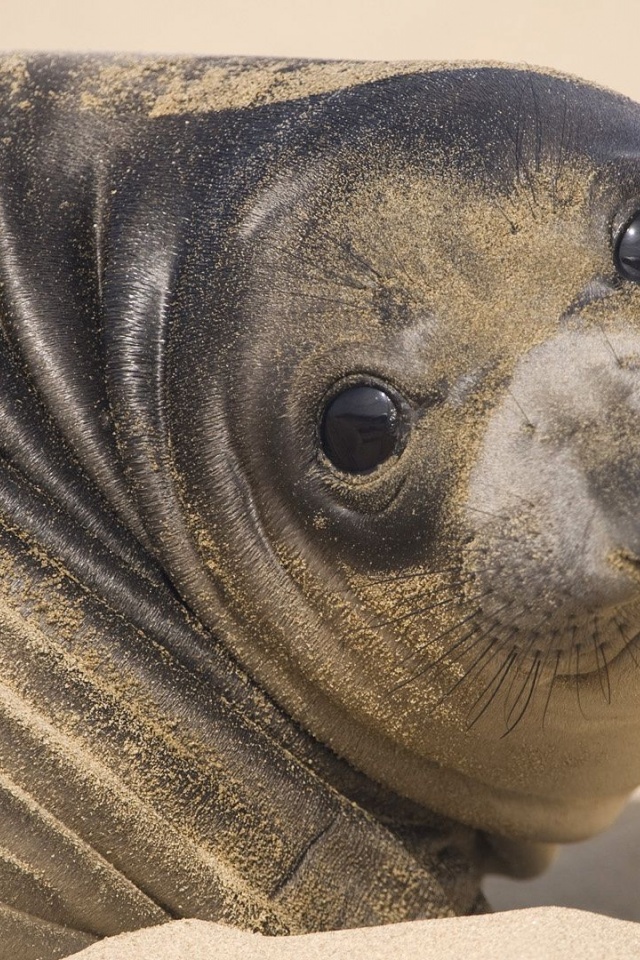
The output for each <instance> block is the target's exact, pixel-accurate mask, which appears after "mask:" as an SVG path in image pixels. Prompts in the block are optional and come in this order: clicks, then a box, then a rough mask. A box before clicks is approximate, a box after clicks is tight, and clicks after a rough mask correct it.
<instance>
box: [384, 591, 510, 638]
mask: <svg viewBox="0 0 640 960" xmlns="http://www.w3.org/2000/svg"><path fill="white" fill-rule="evenodd" d="M461 582H465V581H461ZM491 592H492V591H491V590H490V589H489V590H485V591H484V592H483V593H477V594H475V596H472V597H460V596H459V595H458V594H456V595H455V596H453V597H448V598H446V599H444V600H436V601H435V602H434V603H430V604H429V605H428V606H425V607H414V608H413V609H412V610H409V612H408V613H403V614H402V615H401V616H399V617H392V619H391V620H378V621H376V626H377V627H388V626H391V625H392V624H394V623H401V622H402V621H403V620H409V619H410V618H411V617H419V616H420V614H422V613H426V612H427V611H428V610H434V609H435V608H436V607H445V606H447V604H449V603H456V602H458V603H471V602H472V601H474V600H482V599H483V598H484V597H486V596H488V595H489V594H490V593H491Z"/></svg>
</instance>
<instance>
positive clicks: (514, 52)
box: [0, 0, 640, 920]
mask: <svg viewBox="0 0 640 960" xmlns="http://www.w3.org/2000/svg"><path fill="white" fill-rule="evenodd" d="M639 14H640V0H626V2H624V3H618V4H614V3H611V0H609V2H604V0H565V2H562V0H555V2H554V0H527V2H526V3H525V2H523V0H485V2H482V0H476V2H474V0H439V2H434V0H426V2H417V0H388V2H384V0H325V2H324V3H321V2H318V0H314V2H307V3H305V2H304V0H297V2H296V0H262V2H261V0H235V2H232V0H172V2H168V0H155V2H153V0H146V2H145V0H104V2H96V0H0V48H1V49H4V50H58V51H72V50H82V51H97V50H100V51H105V50H107V51H108V50H112V51H115V50H122V51H140V52H143V51H150V52H174V53H200V54H210V55H216V54H266V55H278V56H287V57H291V56H294V57H295V56H305V57H327V58H353V59H383V60H394V59H424V60H429V59H433V60H467V59H483V60H505V61H511V62H527V63H530V64H536V65H540V66H550V67H555V68H557V69H560V70H565V71H567V72H570V73H575V74H578V75H580V76H582V77H585V78H587V79H589V80H594V81H597V82H599V83H602V84H605V85H607V86H610V87H612V88H614V89H616V90H618V91H620V92H621V93H625V94H627V95H628V96H631V97H634V98H635V99H638V100H640V69H639V61H640V54H639V43H638V33H639V30H638V15H639ZM486 889H487V893H488V895H489V897H490V899H491V900H492V902H493V904H494V906H495V907H498V908H507V907H509V906H512V905H515V906H527V905H533V904H541V903H560V904H566V905H572V906H581V907H584V908H586V909H591V910H595V911H598V912H602V913H609V914H612V915H614V916H620V917H624V918H627V919H634V920H640V802H636V803H634V804H633V805H632V806H631V807H629V808H627V811H626V812H625V813H624V814H623V817H622V818H621V820H620V821H619V822H618V824H617V825H616V827H614V829H613V830H612V831H610V832H609V833H608V834H605V835H604V836H603V837H599V838H596V839H595V840H593V841H590V842H589V843H586V844H581V845H578V846H576V847H573V848H571V849H567V850H565V851H563V853H562V854H561V856H560V858H559V860H558V862H557V864H556V866H555V867H554V868H553V869H552V870H551V871H550V872H549V873H548V874H546V875H545V877H544V878H542V879H540V880H538V881H534V882H533V883H529V884H515V883H513V882H509V881H504V880H493V879H492V880H489V881H488V883H487V885H486Z"/></svg>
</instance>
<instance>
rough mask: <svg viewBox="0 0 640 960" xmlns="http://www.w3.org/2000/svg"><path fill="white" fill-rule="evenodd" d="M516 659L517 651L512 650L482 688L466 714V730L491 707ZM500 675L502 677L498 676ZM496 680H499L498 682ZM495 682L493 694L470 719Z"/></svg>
mask: <svg viewBox="0 0 640 960" xmlns="http://www.w3.org/2000/svg"><path fill="white" fill-rule="evenodd" d="M516 657H517V651H516V650H515V648H512V649H511V653H510V654H509V656H508V657H507V659H506V660H505V661H504V663H503V664H502V665H501V666H500V667H499V668H498V670H497V671H496V673H494V675H493V677H492V678H491V680H490V681H489V683H488V684H487V685H486V686H485V687H484V688H483V690H482V691H481V693H480V695H479V696H478V697H477V698H476V699H475V700H474V702H473V703H472V704H471V707H470V708H469V712H468V713H467V721H468V723H467V729H468V730H470V729H471V728H472V727H473V726H475V724H476V723H477V722H478V721H479V720H480V718H481V717H482V716H483V714H484V713H485V712H486V711H487V710H488V709H489V707H490V706H491V704H492V703H493V701H494V700H495V698H496V697H497V696H498V693H499V692H500V688H501V687H502V684H503V683H504V681H505V680H506V678H507V677H508V675H509V672H510V670H511V667H512V666H513V663H514V662H515V659H516ZM500 674H502V676H500ZM498 678H500V679H499V680H498ZM496 681H498V683H497V686H496V688H495V690H493V692H492V693H491V696H490V697H489V699H488V700H487V702H486V703H485V704H484V706H483V707H482V709H481V710H480V712H479V713H477V714H476V716H474V717H473V719H470V718H471V716H472V714H473V710H474V709H475V708H476V707H478V706H479V704H480V702H481V701H482V698H483V697H484V696H485V695H486V694H487V692H488V691H489V690H490V689H491V687H492V686H493V684H494V683H495V682H496Z"/></svg>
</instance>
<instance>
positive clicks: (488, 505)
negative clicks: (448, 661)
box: [466, 329, 640, 672]
mask: <svg viewBox="0 0 640 960" xmlns="http://www.w3.org/2000/svg"><path fill="white" fill-rule="evenodd" d="M638 356H640V337H638V336H637V335H636V334H634V333H631V332H606V331H605V330H604V329H594V330H590V331H589V332H582V331H572V332H567V333H563V334H561V335H559V336H558V337H556V338H554V339H552V340H549V341H547V342H545V343H543V344H541V345H539V346H536V347H535V348H533V349H532V350H531V351H529V353H528V354H526V355H525V356H524V357H523V358H522V359H521V360H520V361H519V363H518V364H517V366H516V368H515V370H514V373H513V376H512V379H511V383H510V384H509V388H508V391H507V392H506V393H505V395H504V397H503V398H502V400H501V401H500V402H499V403H498V405H497V406H496V407H495V409H494V412H493V414H492V415H491V418H490V421H489V424H488V427H487V430H486V433H485V436H484V440H483V445H482V449H481V451H480V455H479V458H478V461H477V463H476V466H475V467H474V469H473V471H472V474H471V481H470V485H469V495H468V500H467V504H466V523H467V525H468V526H469V527H470V528H471V530H472V532H473V535H474V539H473V543H472V545H471V547H470V548H469V551H468V562H469V565H470V567H471V568H472V569H473V570H474V573H475V575H476V578H477V579H478V580H479V582H480V584H481V585H483V586H484V587H485V588H486V589H487V590H489V591H490V594H489V596H488V597H487V599H486V601H485V613H486V616H492V615H495V616H496V617H497V618H498V621H499V626H500V629H501V630H502V632H503V633H505V632H506V631H507V629H508V630H509V631H510V635H512V634H513V636H514V639H513V641H512V642H513V644H514V645H515V646H517V647H518V648H522V649H525V648H530V649H532V650H533V649H534V648H535V649H539V648H542V650H543V651H545V650H549V649H551V647H552V646H553V648H554V649H556V650H558V651H562V652H564V653H566V654H567V655H569V654H570V653H571V651H572V650H575V648H576V647H578V646H582V647H583V648H585V649H590V650H593V651H596V652H597V647H598V646H600V647H602V646H603V645H606V646H607V648H608V649H609V652H610V655H612V656H615V655H617V653H619V652H620V651H621V650H622V649H623V648H624V647H625V646H627V643H628V639H629V637H631V636H634V635H635V634H636V633H637V632H638V630H640V371H639V370H638V367H637V364H636V363H635V362H633V363H632V362H629V361H630V358H634V357H636V358H637V357H638ZM525 416H526V420H527V422H526V423H525ZM498 611H502V612H501V613H500V614H499V613H498ZM596 652H594V654H593V656H592V657H591V660H590V659H589V657H583V664H582V667H581V668H580V672H583V671H585V672H586V671H587V670H589V669H595V668H596V667H597V660H598V658H597V655H596ZM573 669H575V665H574V667H573Z"/></svg>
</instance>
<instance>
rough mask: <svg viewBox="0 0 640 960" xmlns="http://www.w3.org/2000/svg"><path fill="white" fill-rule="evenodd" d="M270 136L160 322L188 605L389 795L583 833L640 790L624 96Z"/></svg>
mask: <svg viewBox="0 0 640 960" xmlns="http://www.w3.org/2000/svg"><path fill="white" fill-rule="evenodd" d="M282 140H283V143H282V148H281V153H280V159H279V161H278V163H277V164H276V165H275V168H273V167H272V169H271V171H270V173H269V175H268V176H264V177H261V178H258V179H259V182H258V183H257V184H256V185H255V186H254V187H252V189H251V190H247V191H246V193H245V195H243V196H242V198H241V202H240V201H239V202H238V206H237V208H236V209H237V221H236V222H234V223H233V224H232V225H231V226H229V227H228V228H227V230H226V232H224V236H225V240H224V242H221V241H220V236H219V228H218V227H217V225H216V228H215V229H216V231H217V236H216V239H215V242H214V241H213V240H207V239H204V238H203V237H202V236H200V239H199V241H198V244H199V246H198V253H197V257H198V263H199V264H200V263H201V262H202V250H203V249H209V248H208V247H207V244H208V243H211V244H212V246H213V247H214V249H213V250H212V252H211V271H210V273H209V275H208V279H207V281H206V282H203V281H202V280H199V282H198V285H197V290H198V292H197V294H194V292H193V291H194V288H195V284H194V282H193V277H194V276H195V275H196V272H197V271H196V270H195V265H194V266H193V267H191V268H189V266H188V265H185V266H183V268H182V271H181V278H185V279H184V288H181V293H180V298H181V299H180V300H178V301H177V303H178V306H177V307H176V309H175V312H174V313H173V315H172V316H171V318H170V319H169V320H168V324H169V326H168V330H169V341H170V343H171V338H172V337H175V338H176V339H178V338H179V342H180V344H181V349H180V353H179V354H178V352H177V351H174V355H175V357H174V359H172V356H171V347H169V358H170V359H169V362H168V366H167V381H166V389H167V391H168V393H169V395H170V396H172V397H173V398H175V399H174V402H173V404H172V406H171V415H170V416H169V418H168V422H167V433H168V436H169V438H170V444H171V451H172V469H173V470H174V472H175V476H176V486H175V489H176V491H177V493H178V496H179V498H180V501H181V512H182V515H183V516H184V517H186V518H187V521H186V522H187V523H188V525H189V530H190V533H191V536H192V538H193V541H194V543H195V544H197V549H198V551H199V554H200V557H201V558H202V559H204V568H205V570H206V571H207V572H206V573H205V576H206V577H209V578H210V579H209V581H208V585H207V586H206V587H205V586H204V583H205V581H204V580H203V579H199V581H198V584H197V585H195V584H194V583H193V582H192V580H193V579H194V577H193V573H192V568H191V567H190V568H189V569H187V568H186V566H184V565H183V566H182V568H181V569H180V570H178V567H177V566H176V567H174V570H175V572H176V574H177V578H178V581H179V582H180V585H181V588H182V589H184V590H185V593H186V595H187V596H189V599H190V600H191V602H192V603H193V605H194V607H195V608H196V609H197V610H198V612H199V613H200V614H201V616H202V617H203V618H204V619H205V620H206V621H207V622H209V623H211V624H214V623H215V624H216V625H219V624H220V621H221V603H220V600H219V599H218V598H219V595H220V591H222V592H223V594H224V598H225V599H224V619H225V622H226V623H227V624H228V625H229V626H228V632H227V633H225V638H226V640H227V642H228V643H229V645H230V646H231V647H232V649H233V650H234V651H235V653H236V654H237V655H238V656H239V657H240V658H241V660H242V662H243V663H244V664H245V665H246V666H247V668H248V670H249V671H250V672H251V674H252V675H254V676H256V677H257V678H258V679H259V681H260V682H261V683H263V684H264V685H265V687H266V688H267V689H268V690H269V691H270V692H271V693H272V695H273V696H274V697H275V698H276V700H277V701H278V702H280V703H281V704H283V705H284V706H285V707H286V709H287V710H288V711H290V712H291V713H292V715H293V716H294V717H296V718H297V719H298V720H299V721H300V722H301V723H302V724H303V725H304V726H306V727H307V728H308V729H309V730H311V731H312V732H313V733H314V735H315V736H317V737H318V738H319V739H321V740H323V741H324V742H327V743H329V744H330V745H331V746H332V747H333V748H334V749H335V750H336V751H337V752H338V753H339V754H341V755H342V756H344V757H346V758H348V759H349V760H350V761H351V762H352V763H353V764H354V765H356V766H357V767H359V768H360V769H362V770H364V771H366V772H367V773H368V774H369V775H371V776H372V777H374V778H376V779H379V780H381V781H382V782H384V783H386V784H387V785H389V786H392V787H393V788H394V789H397V790H399V791H400V792H402V793H404V794H405V795H407V796H409V797H411V798H412V799H414V800H417V801H419V802H420V803H424V804H426V805H428V806H430V807H432V808H435V809H437V810H440V811H442V812H446V813H447V814H448V815H451V816H454V817H456V818H460V819H462V820H463V821H465V822H468V823H473V824H474V825H477V826H481V827H483V828H485V829H488V830H492V831H497V832H500V833H503V834H510V835H513V836H521V837H523V836H524V837H529V838H535V839H544V840H554V841H555V840H568V839H575V838H577V837H579V836H583V835H586V834H589V833H591V832H593V831H594V830H596V829H600V828H601V827H602V826H604V825H605V824H606V823H607V822H608V821H609V820H610V819H611V818H612V817H613V816H614V814H615V813H616V812H617V810H618V809H619V808H620V805H621V804H622V802H623V799H624V797H625V796H626V795H627V794H628V792H629V791H630V790H631V789H632V788H633V787H634V785H635V784H636V783H637V782H638V780H639V779H640V769H639V768H638V761H637V756H636V754H637V751H636V750H635V742H636V733H637V725H638V723H639V722H640V714H639V712H638V708H637V702H638V701H637V684H638V674H637V671H636V664H635V661H636V659H637V653H636V646H637V637H638V635H639V634H638V631H639V630H640V622H639V617H640V607H639V605H638V602H639V600H640V594H639V593H638V589H639V587H638V583H639V581H638V569H639V567H638V556H639V554H638V551H639V549H640V544H639V537H640V528H638V525H637V523H636V520H635V518H636V516H637V514H638V506H639V502H638V498H639V496H640V493H639V491H640V487H639V484H638V480H639V477H638V467H637V461H638V457H637V439H636V438H637V432H638V431H637V416H638V403H639V401H640V394H639V393H638V390H639V389H640V380H638V375H639V374H638V369H639V368H638V362H639V360H638V358H639V357H640V354H639V352H638V351H639V349H640V330H639V329H638V321H637V317H638V310H639V305H640V300H639V299H638V298H639V297H640V294H639V292H638V286H637V284H636V282H635V280H633V279H629V278H628V277H627V276H625V275H623V274H622V273H621V270H620V266H619V263H618V261H617V253H616V244H617V243H618V242H619V237H620V236H621V231H622V230H623V229H625V228H626V226H627V223H628V221H629V218H630V217H631V216H632V215H633V214H634V212H635V210H636V208H638V207H640V183H639V181H638V174H637V160H636V157H637V151H638V111H637V108H636V107H635V106H634V105H633V104H631V103H629V102H628V101H625V100H624V99H622V98H619V97H616V96H614V95H612V94H608V93H606V92H603V91H600V90H596V89H594V88H591V87H589V86H586V85H580V84H579V83H576V82H574V81H570V80H565V79H558V78H553V77H548V76H543V75H536V74H533V73H526V72H517V71H516V72H512V73H511V72H505V71H502V70H494V69H462V70H459V71H455V72H451V73H446V74H445V73H442V74H438V73H436V74H433V75H425V76H420V77H415V76H409V77H401V78H394V79H390V80H384V81H381V82H380V83H377V84H374V85H372V86H369V87H367V88H362V89H355V90H349V91H345V92H342V93H340V94H339V95H333V96H332V97H331V98H329V99H328V100H326V101H323V102H321V103H319V104H316V105H315V106H314V107H313V108H312V109H310V110H309V112H308V113H307V114H306V115H305V117H304V121H303V122H301V124H300V126H297V125H294V124H293V122H291V123H290V124H288V125H287V128H286V134H284V133H283V134H282ZM200 222H202V221H200ZM189 278H190V279H189ZM220 278H224V281H223V284H222V285H221V282H220ZM179 282H180V281H179ZM212 327H215V329H216V330H217V331H218V330H224V334H222V335H219V336H218V340H217V342H218V343H220V344H221V345H222V346H221V348H219V349H217V350H216V351H215V352H214V351H211V350H207V349H206V342H207V341H206V338H207V333H206V331H207V330H209V329H212ZM188 343H191V344H194V345H196V349H195V350H193V349H192V351H191V355H190V358H189V364H188V369H189V375H188V376H186V375H185V359H184V352H185V345H186V344H188ZM187 349H188V348H187ZM358 391H360V393H358ZM367 391H368V393H367ZM357 397H359V400H358V401H357V400H356V398H357ZM367 397H369V399H370V400H371V402H372V403H378V408H376V409H378V415H377V420H376V415H373V414H372V415H371V416H369V415H368V414H367V415H364V414H362V413H361V412H360V413H359V412H358V410H360V408H359V407H358V402H362V403H365V405H366V403H367V402H368V400H367ZM340 404H342V406H343V408H344V410H343V416H342V420H341V419H340V410H339V407H340ZM350 404H351V405H352V406H353V404H355V407H353V409H351V407H350ZM356 408H357V409H356ZM336 410H337V411H338V412H337V413H336ZM354 410H355V411H356V412H354ZM344 411H346V412H344ZM380 411H382V412H380ZM385 411H386V412H385ZM358 417H360V419H358ZM374 421H375V423H377V427H375V429H374V428H372V427H371V423H373V422H374ZM349 423H350V424H351V427H349V426H348V424H349ZM340 424H342V425H340ZM345 424H347V426H345ZM367 424H368V426H367ZM331 429H333V430H334V434H335V437H336V438H337V439H335V438H334V441H331V439H330V436H329V433H330V430H331ZM349 430H350V431H351V432H349ZM367 430H369V431H370V432H369V434H367ZM371 430H373V433H371ZM341 431H342V433H341ZM376 431H377V432H376ZM341 438H342V439H341ZM340 443H342V444H343V447H344V448H345V450H346V452H344V453H343V454H341V453H340V450H339V445H340ZM367 443H370V444H373V445H372V446H371V445H370V446H369V448H368V449H369V455H368V456H369V459H368V460H367V458H366V456H365V457H364V459H362V460H358V456H359V454H358V453H357V450H358V449H360V448H364V447H366V444H367ZM349 450H351V451H352V452H353V451H354V450H355V451H356V453H354V457H355V459H352V460H349ZM362 456H364V454H363V455H362ZM187 505H188V507H187V509H185V507H186V506H187Z"/></svg>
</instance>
